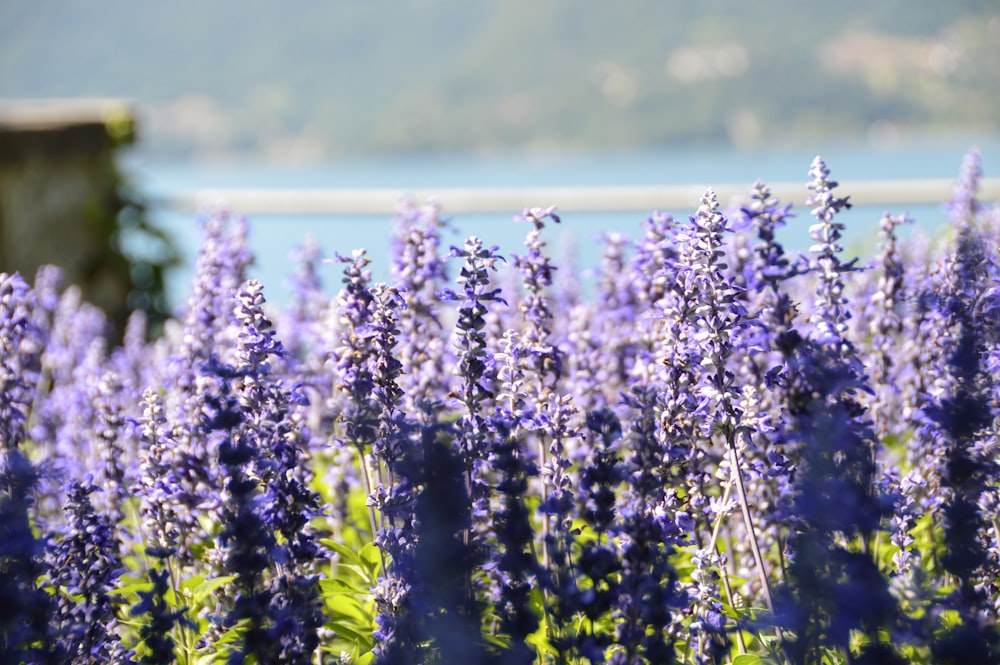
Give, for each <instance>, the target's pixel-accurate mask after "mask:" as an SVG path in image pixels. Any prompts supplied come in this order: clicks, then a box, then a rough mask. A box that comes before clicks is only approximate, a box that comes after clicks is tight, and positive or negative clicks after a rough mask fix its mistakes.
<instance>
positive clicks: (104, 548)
mask: <svg viewBox="0 0 1000 665" xmlns="http://www.w3.org/2000/svg"><path fill="white" fill-rule="evenodd" d="M95 491H97V487H96V486H95V485H91V484H81V483H79V482H76V481H74V482H73V483H71V485H70V487H69V491H68V496H69V499H68V501H67V504H66V507H65V510H66V513H67V517H68V520H67V524H66V528H65V531H64V532H63V533H62V534H61V535H60V536H58V537H57V538H56V540H55V543H54V544H53V545H51V546H50V547H49V549H48V552H47V553H46V564H47V565H46V568H47V572H48V584H49V586H51V587H52V588H53V589H54V591H55V593H54V594H53V599H54V604H55V607H54V609H53V613H52V620H51V621H52V626H53V632H54V633H55V634H56V635H57V636H58V643H59V649H60V650H61V652H62V653H63V657H64V658H65V660H64V662H66V663H80V664H81V665H83V664H87V665H89V664H90V663H93V662H94V660H95V659H96V660H98V661H101V662H109V663H110V662H123V661H124V659H125V658H126V655H127V654H126V651H125V647H124V645H123V644H122V641H121V637H120V636H119V634H118V631H119V628H118V619H117V617H116V607H115V606H116V603H115V601H114V599H113V598H112V596H111V592H112V590H113V589H114V587H115V585H116V583H117V581H118V578H119V576H120V575H121V574H122V572H123V570H124V568H123V565H122V561H121V557H120V555H119V548H120V544H119V542H118V538H117V536H116V534H115V522H116V521H117V520H116V519H115V517H116V516H115V515H114V514H110V515H107V514H98V513H97V511H96V510H95V509H94V506H93V504H92V503H91V501H90V495H91V494H93V493H94V492H95Z"/></svg>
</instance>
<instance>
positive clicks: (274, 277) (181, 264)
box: [0, 0, 1000, 311]
mask: <svg viewBox="0 0 1000 665" xmlns="http://www.w3.org/2000/svg"><path fill="white" fill-rule="evenodd" d="M43 121H44V122H43ZM87 123H90V125H94V124H95V123H96V124H99V125H102V126H103V127H105V132H106V134H107V141H105V142H103V143H102V142H101V141H96V140H91V141H90V143H89V144H87V145H88V146H89V148H86V149H85V148H80V149H79V150H77V151H76V152H74V151H73V150H67V149H66V146H67V145H69V144H70V142H71V139H70V138H67V136H68V135H60V136H62V138H57V139H54V141H50V142H49V143H50V144H52V143H54V145H55V146H56V147H55V148H54V147H53V145H48V147H44V146H43V148H39V147H38V146H37V145H35V144H38V143H39V140H38V137H39V136H41V135H42V134H44V133H45V132H50V133H51V132H60V131H61V132H66V131H67V130H68V128H71V127H74V126H79V125H86V124H87ZM25 134H30V135H31V136H33V137H34V139H31V140H29V141H28V142H27V143H25V141H24V140H22V139H23V137H24V135H25ZM31 141H34V143H32V142H31ZM42 143H45V142H44V141H42ZM84 143H86V142H84ZM32 146H34V147H32ZM60 146H61V147H60ZM972 146H976V147H978V148H979V150H980V151H981V152H982V155H983V165H984V170H985V172H986V175H987V176H989V175H991V170H992V171H995V168H994V167H993V165H994V164H996V163H998V159H1000V158H998V157H997V154H998V151H1000V5H998V4H997V3H996V2H995V0H982V1H973V0H955V1H952V2H914V1H913V0H882V1H881V2H878V3H871V2H862V1H861V0H844V1H842V2H839V3H837V5H836V7H835V11H834V8H832V7H831V6H830V5H828V4H822V3H817V2H795V1H793V0H758V1H756V2H752V3H737V2H731V1H728V0H726V1H723V0H702V1H701V2H698V3H693V2H689V1H687V0H631V1H629V2H620V3H608V2H597V1H590V0H572V1H571V0H549V1H545V2H538V0H506V1H503V2H492V3H485V2H467V1H463V0H401V1H398V2H393V3H383V2H345V1H334V2H310V1H302V2H297V3H274V2H262V1H253V0H241V1H238V2H237V1H236V0H213V1H212V2H203V1H200V0H198V1H195V0H171V2H161V3H137V2H134V1H130V0H91V1H89V2H80V1H76V0H58V1H55V0H4V1H3V2H2V3H0V164H2V169H0V227H2V228H3V233H4V235H3V243H4V245H5V250H4V252H5V253H3V254H2V255H0V257H2V258H3V260H4V261H5V262H7V263H11V262H13V261H14V259H13V258H11V257H12V256H14V255H20V254H22V253H23V252H22V251H21V249H18V250H17V251H16V252H15V251H13V248H12V247H11V245H12V243H13V242H14V240H15V239H16V240H17V242H19V243H24V242H31V239H32V238H33V239H34V241H37V243H38V245H39V247H40V249H39V250H38V251H37V252H33V256H34V255H35V254H37V255H39V256H40V257H42V258H45V259H47V260H49V261H54V262H57V263H62V264H70V263H72V261H71V260H70V258H67V257H65V256H62V253H65V251H66V250H65V248H59V247H56V243H52V235H51V234H50V233H44V232H41V229H43V228H50V227H51V225H52V224H58V225H61V226H65V225H67V224H72V223H73V222H72V221H66V220H67V219H70V220H71V219H72V211H69V212H65V211H64V216H63V217H60V218H59V221H57V222H50V223H49V226H45V222H44V221H37V220H35V219H33V221H31V225H30V226H29V231H28V232H25V231H24V230H23V229H22V230H21V231H19V232H18V233H14V232H13V231H11V229H12V228H14V227H17V225H18V224H22V226H23V223H22V222H18V221H17V219H20V220H24V219H27V218H28V217H30V216H31V208H33V207H41V206H34V205H33V203H32V202H34V201H37V200H38V194H37V191H35V190H31V191H33V192H34V193H33V194H30V195H25V194H24V193H23V192H24V191H26V190H24V188H25V187H26V185H25V182H26V181H27V180H28V178H27V176H25V173H26V172H27V171H26V169H27V170H29V171H31V172H32V173H36V176H33V177H35V178H36V179H35V181H33V182H35V185H33V186H34V187H35V188H36V190H37V189H38V188H42V189H45V188H48V187H49V185H48V184H46V185H44V186H43V185H40V184H38V183H40V182H41V183H44V182H48V181H44V180H39V178H41V177H42V176H39V175H37V172H38V171H39V170H40V169H41V170H44V168H43V167H44V165H45V164H48V165H49V166H51V169H50V170H58V169H56V168H55V166H54V165H56V164H57V163H60V160H62V161H63V162H65V161H66V159H67V157H66V153H67V152H69V153H73V154H75V155H77V156H76V157H73V159H76V160H77V161H79V160H80V159H82V157H80V156H79V155H81V154H84V153H87V150H90V153H87V154H92V153H100V154H101V155H103V157H100V158H99V159H98V161H99V162H100V163H101V164H103V165H104V166H103V167H100V168H103V169H105V172H106V173H105V175H108V174H110V176H109V177H112V179H113V182H112V184H111V185H110V189H109V190H108V193H106V194H105V195H103V196H102V197H101V198H102V200H103V204H104V205H106V206H109V208H108V209H109V210H111V212H110V213H108V214H109V215H110V217H107V215H106V217H107V220H110V221H107V220H106V221H105V222H104V223H103V226H101V224H95V223H93V222H91V223H90V225H91V226H92V227H99V230H98V232H97V236H98V237H103V236H102V235H101V234H102V233H103V234H105V235H108V236H109V237H110V236H113V239H112V240H111V250H110V254H109V255H108V256H110V257H111V258H108V259H107V260H108V261H113V259H114V256H123V257H125V259H126V260H127V261H126V262H127V263H129V264H130V265H131V268H128V269H127V270H126V269H124V268H120V269H118V274H125V273H123V272H122V270H126V272H127V279H128V280H131V282H130V286H129V287H128V289H127V290H130V291H129V292H130V293H131V296H130V298H131V301H130V302H131V303H132V305H133V306H143V307H153V308H160V309H161V310H163V311H170V310H172V309H174V308H176V307H177V306H179V305H181V304H182V303H183V300H184V298H185V297H186V288H187V281H188V280H189V278H190V269H189V266H190V263H191V261H192V260H193V257H194V255H195V252H196V249H197V245H198V241H199V237H200V236H199V234H200V228H199V225H198V224H197V218H198V216H199V211H198V210H199V208H202V207H204V206H206V205H210V204H221V205H228V206H229V207H231V208H232V209H233V210H234V211H235V212H243V213H247V214H248V215H249V216H250V218H251V225H252V231H251V233H252V235H251V245H252V247H253V248H254V250H255V251H256V253H257V256H258V265H257V266H256V267H255V268H254V270H255V271H256V273H255V276H257V277H260V278H261V279H262V280H263V281H264V283H265V285H266V286H267V287H268V288H267V290H266V293H268V297H269V300H272V301H277V302H279V303H280V302H282V301H283V299H285V298H286V297H287V294H286V293H285V282H284V280H285V277H286V275H288V274H289V273H290V272H291V270H292V264H291V262H290V259H289V258H288V256H289V253H290V251H291V250H292V249H293V248H294V247H295V246H296V245H298V244H301V243H302V241H303V240H304V239H305V236H306V235H307V234H311V235H313V236H315V237H316V238H317V240H318V241H319V243H320V246H321V248H322V249H323V251H324V252H325V253H326V254H327V255H332V254H333V253H334V252H341V253H348V252H350V250H351V249H352V248H354V247H357V246H363V247H366V248H367V249H368V250H369V252H370V253H371V255H372V257H373V259H374V261H375V263H374V264H373V269H374V270H375V272H376V275H384V274H385V272H386V266H385V253H386V248H387V245H388V243H387V240H386V236H387V234H388V231H389V228H390V221H391V217H392V208H393V206H394V205H395V202H396V201H398V200H399V198H400V197H402V196H403V195H405V194H407V193H413V194H414V195H417V196H418V198H421V199H422V198H423V197H425V196H427V195H433V194H435V193H441V195H440V196H439V198H440V202H441V205H442V208H443V212H444V214H445V216H447V217H451V218H452V219H453V220H454V225H455V227H456V230H455V231H454V237H453V238H451V239H450V242H454V243H458V242H459V241H460V239H461V236H463V235H465V234H468V233H477V234H479V235H481V236H483V237H484V238H485V239H486V240H487V241H491V242H496V243H498V244H501V245H502V249H503V250H504V251H506V252H508V253H510V252H517V251H519V250H520V240H519V238H520V237H521V236H523V234H524V233H525V232H526V231H527V229H526V228H523V227H517V226H511V224H510V219H511V216H512V215H513V214H515V213H517V212H519V211H520V206H521V205H522V204H524V205H528V204H530V205H539V206H547V205H553V204H554V205H557V206H559V207H560V209H561V211H562V212H563V216H564V221H565V223H564V224H563V225H562V227H561V228H560V229H559V230H558V231H557V232H554V233H558V234H561V235H559V236H558V237H556V236H555V235H554V236H553V240H552V242H553V244H554V245H567V246H569V245H572V243H573V242H575V243H576V246H578V247H579V248H580V249H579V250H577V251H578V252H579V253H580V255H581V257H580V261H579V262H580V264H581V265H583V266H584V267H586V266H587V265H590V264H593V263H594V262H595V261H596V256H594V255H587V252H588V251H596V250H595V249H593V247H594V244H593V243H591V242H590V240H591V239H592V238H593V237H594V236H595V235H596V234H599V233H603V232H609V231H618V232H622V233H626V234H634V233H637V232H638V230H639V224H640V222H641V221H642V220H643V219H644V218H645V216H647V215H648V214H649V213H650V212H651V211H652V209H653V208H654V207H655V208H659V209H662V210H664V211H667V212H671V213H673V214H675V215H678V216H686V215H688V214H691V212H692V211H693V210H694V209H695V206H696V204H697V195H696V194H695V195H691V194H687V195H684V194H678V195H677V196H673V195H670V196H668V194H669V192H668V191H667V190H663V203H662V204H657V200H656V196H657V191H658V190H650V191H652V192H653V194H652V200H651V201H650V200H648V198H643V199H641V200H639V199H636V200H637V205H636V206H632V207H633V208H634V209H618V210H614V209H610V208H612V207H613V206H614V205H617V204H613V203H608V204H607V205H603V206H598V207H599V208H604V209H599V210H595V209H586V208H587V206H586V205H584V204H579V205H576V206H574V205H571V206H569V208H568V209H567V207H566V206H564V205H561V202H560V201H559V200H548V198H547V191H546V190H545V188H566V187H585V188H599V187H609V188H610V187H633V186H649V187H656V186H677V185H690V186H692V187H701V186H707V185H713V186H717V187H720V188H722V189H726V186H727V185H732V184H735V185H740V186H742V187H745V189H746V190H747V191H748V190H749V188H750V185H751V184H752V183H753V182H754V180H755V179H757V178H763V179H764V180H766V181H768V182H769V183H800V184H801V187H800V189H799V190H797V191H800V192H801V193H800V194H799V195H798V198H795V199H789V200H788V202H792V203H795V204H797V205H796V209H797V211H798V215H799V216H798V226H797V227H796V228H790V229H788V230H786V232H787V233H788V239H787V241H786V242H787V243H788V244H789V245H790V246H791V247H800V248H804V247H805V246H807V244H808V238H807V233H806V228H807V227H808V224H809V214H808V210H807V209H805V208H803V207H802V201H804V199H805V196H806V190H805V182H806V181H807V180H808V176H807V171H808V169H809V164H810V162H811V160H812V158H813V157H814V156H815V155H817V154H821V155H823V157H824V158H825V160H826V162H827V164H828V166H830V168H831V170H832V176H833V177H834V178H835V179H837V180H839V181H840V182H841V184H842V191H843V193H844V194H851V190H850V183H851V182H854V181H857V182H859V183H860V182H866V181H884V180H897V179H903V180H916V179H919V180H920V183H923V184H919V185H918V186H914V187H913V188H911V189H912V191H913V192H914V196H913V197H912V198H913V200H912V201H904V200H901V199H900V197H899V196H883V197H881V199H880V197H879V196H878V195H871V196H868V195H866V196H868V198H867V199H865V200H859V199H858V198H857V197H855V199H854V200H855V201H856V202H857V203H858V204H859V205H857V206H856V207H855V209H853V210H852V211H850V213H849V218H845V219H847V220H848V221H847V223H848V224H849V227H850V229H851V233H852V234H855V235H854V236H852V237H854V238H855V239H857V241H858V242H859V243H862V242H864V240H863V239H864V238H870V237H872V236H874V234H875V232H876V230H877V224H878V219H879V217H880V215H881V214H882V212H883V211H885V210H890V211H891V212H893V213H894V214H899V213H901V212H904V211H908V212H909V213H910V214H911V216H913V217H915V218H916V219H917V222H918V224H919V226H920V228H922V229H925V230H928V231H929V232H933V229H935V228H937V227H939V226H940V225H941V224H942V223H943V221H944V219H945V213H944V212H943V209H942V206H941V204H943V203H944V202H945V201H946V199H947V197H948V195H949V191H950V185H949V184H948V183H949V182H951V181H953V180H954V178H955V177H956V176H957V174H958V169H959V165H960V163H961V160H962V157H963V155H964V154H965V153H966V151H968V150H969V149H970V148H971V147H972ZM32 155H33V157H32ZM101 160H103V161H101ZM25 164H30V166H25ZM40 165H42V166H40ZM95 168H97V167H95ZM5 174H6V175H5ZM5 179H6V180H5ZM927 179H935V180H934V183H935V184H934V186H935V187H937V188H938V190H935V191H934V192H933V193H934V195H935V196H937V195H938V194H939V195H940V196H938V198H937V199H934V201H935V203H930V202H929V201H928V200H927V199H928V197H927V183H928V182H930V181H929V180H927ZM78 180H79V178H78ZM5 183H6V184H5ZM11 183H13V184H11ZM942 183H944V184H942ZM988 184H989V186H990V187H993V183H992V181H991V182H990V183H988ZM18 187H20V188H21V190H18ZM93 187H94V188H96V187H97V186H96V185H94V186H93ZM454 188H467V189H468V191H466V192H465V193H466V194H468V193H469V192H471V193H472V194H471V197H466V198H467V199H469V200H473V201H475V200H480V201H483V200H485V198H484V197H482V196H480V198H479V199H477V198H476V193H477V192H478V191H479V190H480V188H493V189H496V188H503V189H504V190H505V192H506V193H507V194H508V197H507V198H506V199H502V200H500V201H499V202H498V203H495V204H492V205H489V206H487V205H481V206H476V205H463V206H457V207H456V206H449V200H448V198H447V196H445V195H444V194H447V193H449V192H450V193H452V194H454V196H455V200H456V201H457V200H458V198H459V197H458V194H457V193H455V192H453V191H452V190H453V189H454ZM303 189H308V190H309V196H314V198H315V197H316V196H318V200H320V202H321V203H322V201H327V203H328V205H327V204H323V205H320V204H311V205H302V201H303V200H313V199H309V198H308V196H306V194H307V193H306V192H302V196H301V197H299V198H296V195H295V192H296V190H303ZM29 190H30V188H29ZM18 191H21V192H22V193H21V194H17V192H18ZM359 191H360V192H361V194H362V195H364V194H365V193H366V192H367V197H366V196H361V199H363V201H365V202H367V203H365V204H364V205H362V204H361V203H355V204H345V203H343V200H351V199H350V197H347V199H344V198H343V197H341V198H337V197H332V196H327V197H326V198H325V199H324V197H323V196H321V195H318V194H317V192H320V193H323V192H325V193H326V194H327V195H329V194H330V192H348V193H350V192H354V193H355V194H357V193H358V192H359ZM551 191H552V193H553V194H554V193H559V192H563V193H564V194H565V193H566V190H565V189H560V190H555V189H554V190H551ZM602 191H603V190H602ZM609 191H611V190H609ZM694 191H697V190H696V189H695V190H694ZM727 191H728V190H727ZM866 191H867V190H866ZM992 191H993V190H992V189H988V190H987V191H986V192H985V194H986V195H992ZM247 192H252V193H254V195H255V196H256V197H257V198H247V197H245V196H243V197H242V198H241V196H242V195H243V194H246V193H247ZM269 192H270V193H271V194H273V196H270V198H269ZM921 194H922V195H921ZM68 196H69V195H66V196H63V197H62V198H63V199H65V200H68V198H67V197H68ZM684 196H687V198H686V199H685V198H684ZM567 197H569V198H571V197H570V195H569V194H567ZM536 198H537V199H541V200H534V199H536ZM862 198H863V197H862ZM333 199H337V200H338V201H341V203H340V204H337V205H334V204H332V203H329V202H330V201H331V200H333ZM528 199H531V200H530V201H528ZM462 200H463V201H465V200H466V199H462ZM11 201H15V203H16V205H15V204H14V203H11ZM372 201H374V203H372ZM723 203H727V201H724V202H723ZM650 204H657V205H650ZM88 205H90V206H91V213H88V214H91V216H93V208H94V205H95V204H94V202H93V201H91V202H90V203H89V204H88ZM588 205H590V204H588ZM640 205H641V206H647V207H644V208H641V209H640ZM506 206H509V209H504V208H505V207H506ZM889 206H891V207H889ZM49 207H52V206H49ZM619 207H621V208H628V207H629V206H624V205H619ZM591 208H593V206H592V205H591ZM35 213H36V216H44V215H42V211H37V210H36V211H35ZM66 215H69V217H66ZM14 218H17V219H14ZM39 218H41V217H39ZM81 219H82V217H81ZM81 223H82V222H81ZM102 229H103V230H102ZM109 229H110V230H109ZM32 230H35V231H38V232H37V233H36V232H32ZM72 245H73V246H76V247H79V244H78V243H72ZM47 246H51V253H50V254H47V253H46V252H47V250H46V247H47ZM102 260H103V259H100V257H98V259H93V260H91V263H94V262H95V261H97V263H101V261H102ZM174 263H176V264H177V267H173V264H174ZM136 266H138V267H136ZM90 269H91V271H92V272H93V270H94V269H93V267H91V268H90ZM0 270H9V268H7V267H5V266H0ZM331 270H334V268H332V267H331ZM328 277H329V283H330V284H331V285H336V283H337V282H336V276H335V275H333V274H331V275H329V276H328ZM159 291H162V297H161V296H160V295H158V292H159ZM114 297H115V296H111V298H114Z"/></svg>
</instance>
